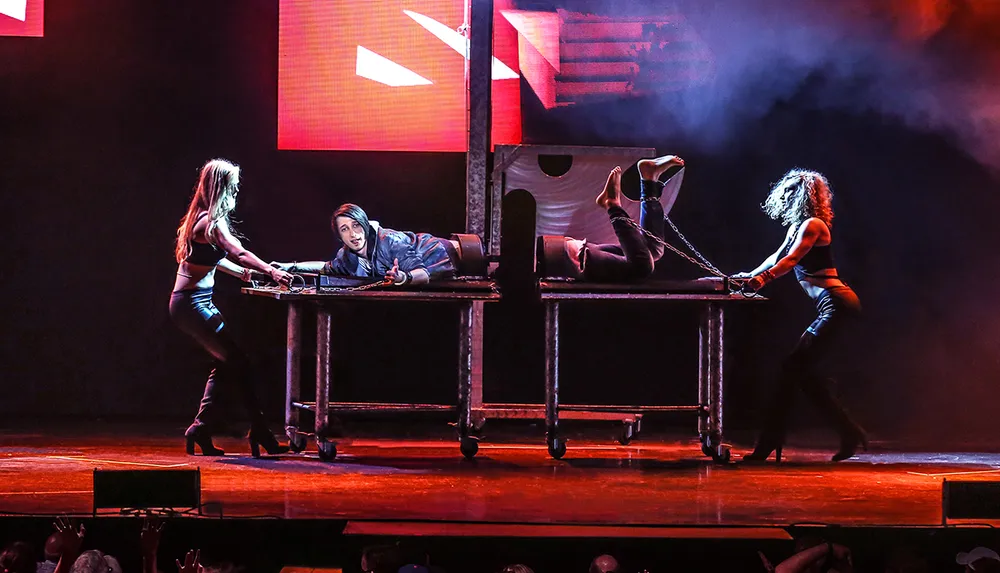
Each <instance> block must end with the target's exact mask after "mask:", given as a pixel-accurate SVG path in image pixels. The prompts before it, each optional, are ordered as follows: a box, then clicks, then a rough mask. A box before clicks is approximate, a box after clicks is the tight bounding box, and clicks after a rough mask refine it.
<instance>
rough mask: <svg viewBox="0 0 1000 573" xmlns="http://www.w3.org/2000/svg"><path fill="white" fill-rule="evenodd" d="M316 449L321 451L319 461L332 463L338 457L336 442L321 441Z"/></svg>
mask: <svg viewBox="0 0 1000 573" xmlns="http://www.w3.org/2000/svg"><path fill="white" fill-rule="evenodd" d="M316 447H317V448H318V449H319V459H321V460H323V461H324V462H332V461H333V460H334V458H336V457H337V444H336V443H334V442H328V441H326V440H320V441H318V442H317V443H316Z"/></svg>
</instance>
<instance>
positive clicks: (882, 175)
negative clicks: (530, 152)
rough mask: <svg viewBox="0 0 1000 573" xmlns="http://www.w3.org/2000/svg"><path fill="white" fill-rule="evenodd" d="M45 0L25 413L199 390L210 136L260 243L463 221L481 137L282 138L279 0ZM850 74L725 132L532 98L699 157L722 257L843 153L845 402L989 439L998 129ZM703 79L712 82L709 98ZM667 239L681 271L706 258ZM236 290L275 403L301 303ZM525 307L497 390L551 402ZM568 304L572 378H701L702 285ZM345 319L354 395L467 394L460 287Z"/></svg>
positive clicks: (10, 108) (740, 265)
mask: <svg viewBox="0 0 1000 573" xmlns="http://www.w3.org/2000/svg"><path fill="white" fill-rule="evenodd" d="M708 4H711V5H713V6H718V4H719V3H708ZM45 8H46V13H45V37H44V38H40V39H37V38H0V153H2V157H3V160H2V162H0V165H2V169H0V197H2V201H3V204H2V207H3V211H2V212H3V215H4V224H3V231H2V232H3V235H2V239H3V240H2V241H0V245H2V246H0V261H2V264H0V276H2V277H3V280H2V285H3V292H2V293H0V316H2V317H3V324H4V327H3V340H2V346H0V380H2V386H3V393H2V397H0V414H3V415H4V417H5V418H7V419H13V418H15V417H17V416H29V417H36V418H37V417H51V418H53V419H56V418H60V417H66V416H84V417H90V418H96V417H103V418H113V417H121V416H134V417H165V418H169V419H176V420H179V421H182V420H184V419H186V418H187V417H188V416H190V415H192V414H193V413H194V410H195V407H196V403H197V400H198V398H199V397H200V392H201V387H202V384H203V381H204V375H205V374H206V372H207V368H208V360H207V358H206V357H205V356H203V354H202V353H201V351H200V350H198V349H197V348H196V347H195V346H194V345H193V343H191V342H190V341H188V340H187V339H185V338H184V337H183V336H182V335H181V334H180V333H179V332H178V331H177V330H176V329H174V327H173V326H172V325H171V324H170V322H169V319H168V316H167V312H166V311H167V299H168V295H169V293H170V290H171V286H172V282H173V278H174V272H175V263H174V261H173V258H172V252H173V251H172V241H173V237H174V233H175V230H176V227H177V224H178V222H179V219H180V217H181V215H182V214H183V212H184V209H185V207H186V205H187V201H188V199H189V197H190V192H191V188H192V186H193V184H194V181H195V177H196V174H197V170H198V168H199V167H200V166H201V164H202V163H203V162H204V161H205V160H207V159H209V158H213V157H225V158H228V159H230V160H233V161H235V162H237V163H239V164H240V165H241V166H242V167H243V184H242V189H243V191H242V192H241V194H240V199H239V201H240V203H239V207H238V209H237V212H236V217H237V219H238V220H239V221H241V223H239V225H238V229H239V230H240V231H241V232H242V233H243V234H245V235H246V236H247V237H249V239H248V241H247V244H248V246H249V247H250V248H251V249H253V250H254V251H255V252H256V253H257V254H259V255H260V256H261V257H262V258H264V259H265V260H272V259H278V260H282V259H284V260H288V259H298V260H304V259H309V258H327V257H329V256H330V255H331V254H332V253H333V252H334V250H335V248H336V247H337V246H338V245H336V244H335V243H334V238H333V236H332V234H331V233H330V231H329V214H330V213H331V212H332V211H333V209H334V208H335V207H336V206H337V205H339V204H340V203H342V202H344V201H354V202H358V203H361V204H362V205H363V206H364V207H365V208H366V209H367V211H368V212H369V214H370V215H371V217H372V218H373V219H377V220H380V221H381V222H382V223H383V224H385V225H387V226H389V227H392V228H397V229H413V230H423V231H428V232H431V233H435V234H439V235H445V236H447V235H448V234H449V233H451V232H456V231H461V230H462V229H463V227H464V222H465V213H464V194H465V190H464V180H465V159H464V156H463V155H461V154H426V153H347V152H289V151H278V150H277V149H276V146H275V141H276V108H277V86H276V81H277V80H276V78H277V57H278V54H277V30H278V8H277V2H275V1H273V0H243V1H240V2H232V1H225V0H199V1H197V2H193V1H191V2H133V1H127V0H100V1H94V2H86V3H80V2H68V1H58V0H50V1H49V2H47V3H46V6H45ZM709 12H710V11H708V10H706V9H705V8H704V7H702V9H701V10H698V11H693V12H692V14H691V21H692V23H693V24H695V25H702V26H708V24H710V19H707V18H709V16H706V14H709ZM709 15H711V14H709ZM699 18H702V20H700V21H699ZM704 35H705V38H706V41H707V42H709V43H711V42H712V41H713V37H712V34H711V33H705V34H704ZM772 71H773V72H774V73H778V72H777V71H775V70H772ZM853 80H856V78H853ZM853 80H852V81H853ZM844 81H845V79H844V77H843V74H840V73H827V72H826V71H824V68H823V66H818V67H817V69H815V70H810V71H809V72H808V73H803V74H801V77H798V78H797V79H796V81H795V82H794V85H793V86H792V87H791V88H788V89H784V90H783V91H782V92H781V93H780V94H777V95H775V96H774V97H769V98H767V100H766V101H767V105H762V106H758V107H759V109H757V111H756V112H755V113H754V114H751V115H746V114H743V115H740V116H739V117H737V118H735V119H732V120H731V121H730V124H729V125H730V128H731V129H732V131H733V133H731V134H730V136H728V137H726V138H721V139H720V138H712V139H711V142H710V143H706V141H707V140H706V139H705V138H703V137H699V135H698V130H697V129H696V128H692V126H691V125H690V124H689V123H685V122H684V121H682V120H680V119H678V118H677V117H676V115H675V114H673V112H672V111H671V99H670V97H672V96H668V97H662V98H656V99H648V100H640V101H639V102H627V103H619V104H609V105H603V106H585V107H581V108H578V109H567V110H559V111H557V112H556V113H554V114H550V115H549V116H547V118H546V120H545V121H540V120H538V118H537V117H535V118H534V119H533V115H532V114H539V113H540V112H539V111H538V110H537V109H535V108H532V105H531V103H532V102H530V101H528V102H526V109H527V120H526V121H527V122H532V121H534V123H530V124H529V123H526V126H525V133H526V138H527V139H528V140H529V141H535V142H544V143H567V144H578V145H643V146H652V147H656V148H657V149H658V150H659V151H660V152H661V153H667V152H673V153H678V154H680V155H682V156H683V157H685V159H686V160H687V162H688V165H689V169H688V173H687V177H686V179H685V190H684V192H683V193H682V194H681V196H680V198H679V200H678V202H677V204H676V206H675V208H674V211H673V213H672V218H673V219H674V220H675V221H676V222H678V224H679V225H680V226H681V228H682V229H683V230H684V232H685V233H686V234H687V235H688V237H689V238H690V239H691V240H692V241H693V242H694V244H696V245H697V246H698V247H699V248H700V249H701V250H702V251H703V252H704V253H705V254H706V255H707V256H708V257H709V258H710V259H711V260H712V261H713V262H715V263H716V264H717V265H718V266H719V267H720V268H722V269H723V270H725V271H727V272H735V271H738V270H747V269H750V268H753V267H754V266H756V265H757V264H758V263H759V262H760V260H761V259H763V258H764V257H765V256H766V255H767V254H769V253H770V252H771V251H772V250H773V249H774V248H775V247H776V246H777V245H778V244H779V243H780V241H781V238H782V236H783V232H784V229H782V228H781V227H780V226H779V225H777V224H775V223H773V222H770V221H769V220H767V219H766V217H765V216H764V215H762V214H761V213H760V212H759V209H758V205H759V203H760V201H761V200H762V199H763V196H764V194H765V193H766V191H767V188H768V186H769V184H770V182H772V181H775V180H777V179H778V178H779V177H780V175H781V174H782V173H783V172H784V171H786V170H787V169H789V168H790V167H792V166H796V165H800V166H807V167H810V168H813V169H816V170H819V171H821V172H823V173H825V174H826V175H827V176H828V177H829V179H830V181H831V182H832V184H833V187H834V189H835V192H836V199H835V207H836V209H837V224H836V227H835V236H836V237H837V241H836V242H835V253H836V257H837V260H838V267H839V269H840V272H841V274H842V275H843V276H844V277H846V278H847V280H848V282H849V283H850V284H851V285H852V286H854V287H855V288H856V290H857V291H858V293H859V295H860V297H861V300H862V302H863V304H864V306H865V310H866V319H865V324H864V327H863V328H862V329H859V330H858V331H857V333H856V334H855V335H854V336H853V337H852V338H851V339H850V340H849V341H847V343H846V344H845V345H844V349H843V350H844V352H843V353H842V355H841V356H840V357H839V358H838V360H837V361H836V362H835V364H834V365H833V368H834V370H835V372H836V374H838V375H839V378H840V386H841V390H842V392H843V394H844V395H845V397H846V400H847V402H848V404H849V405H850V406H851V407H852V410H854V411H855V412H856V413H857V415H858V417H859V418H860V419H861V421H862V423H863V424H865V425H866V426H868V427H869V428H870V429H871V430H873V431H874V432H875V433H876V435H877V436H879V437H886V438H902V439H904V440H909V441H911V442H914V443H916V442H917V441H920V440H927V439H931V438H935V439H942V440H945V441H947V442H949V443H952V444H955V445H956V446H957V445H959V444H966V443H969V442H970V441H972V440H975V441H976V442H977V443H980V444H982V445H984V446H987V447H988V446H992V445H993V441H991V440H993V438H991V436H993V435H996V433H997V432H996V430H998V429H1000V419H998V418H997V417H996V416H994V415H993V413H994V412H995V411H996V404H997V401H996V398H995V396H996V392H995V385H996V375H997V372H998V369H1000V366H998V363H997V357H998V355H1000V353H998V350H1000V349H998V342H1000V330H998V329H1000V303H997V302H996V298H995V295H994V292H995V285H996V284H997V280H996V279H997V278H998V274H1000V273H998V272H997V269H998V268H1000V257H998V254H997V252H996V251H997V250H996V247H995V243H994V240H993V237H994V235H995V222H994V220H995V214H996V213H997V207H998V203H1000V201H998V195H997V192H998V191H1000V189H998V187H1000V186H998V183H997V179H996V178H995V177H994V176H993V175H992V172H991V170H990V168H989V167H985V166H983V163H989V162H988V161H983V154H982V153H977V151H981V150H973V151H970V150H969V148H968V146H966V145H964V144H963V140H962V139H961V138H956V137H955V136H954V133H949V132H947V130H928V129H924V128H920V127H918V126H915V125H914V124H913V122H912V121H908V119H907V118H906V117H901V116H899V115H898V114H891V113H884V110H880V109H877V108H876V107H874V106H853V105H817V102H818V101H825V100H824V98H822V97H817V94H826V93H831V92H841V91H850V90H851V89H854V88H852V87H851V86H847V87H845V86H844V85H843V82H844ZM854 87H857V86H854ZM698 89H701V90H706V93H707V92H708V91H709V90H710V89H711V88H710V87H702V88H696V89H695V90H694V92H693V93H694V95H695V97H698V94H697V90H698ZM688 95H691V94H688ZM529 97H530V96H529ZM644 105H645V107H644ZM535 107H536V108H537V106H535ZM535 120H538V121H535ZM649 125H655V129H648V128H647V127H643V126H649ZM974 157H975V158H978V161H977V160H976V159H974ZM664 261H665V262H664V263H663V264H662V265H661V266H660V267H659V269H660V270H659V272H661V273H666V274H667V275H671V274H676V275H685V276H689V275H690V276H694V275H697V274H698V272H697V269H694V268H693V267H690V266H688V264H687V263H684V262H683V261H680V260H679V259H676V258H670V255H667V257H665V259H664ZM239 286H240V285H239V284H237V283H236V282H235V281H234V280H232V279H231V278H229V277H225V276H223V277H220V278H219V279H218V285H217V288H216V293H217V294H216V302H217V304H218V306H219V307H220V308H221V309H222V311H223V312H224V313H225V315H226V317H227V319H228V321H229V322H230V325H231V327H232V329H233V330H234V331H235V332H236V333H237V335H238V336H239V338H240V340H241V341H242V342H243V343H244V344H245V346H246V347H247V349H248V350H249V351H250V352H251V353H253V354H254V356H256V357H257V359H258V361H259V373H260V388H261V392H262V393H263V398H264V400H265V403H266V404H267V408H268V413H269V414H270V415H271V417H272V418H274V419H276V420H277V419H279V418H280V412H281V408H282V396H283V390H284V388H283V377H282V376H283V358H284V348H283V342H284V333H285V331H284V308H283V307H282V306H281V305H279V304H276V303H273V302H271V301H266V300H255V299H254V300H251V299H249V298H247V297H242V296H241V295H239V294H238V288H239ZM767 294H768V296H770V297H772V299H773V300H772V302H769V303H766V304H761V305H756V306H754V307H753V308H749V307H741V308H738V309H735V310H733V311H732V312H730V313H728V314H727V319H726V320H727V332H728V337H727V341H726V344H727V351H728V352H729V356H728V363H727V367H728V370H727V392H728V394H727V423H729V424H730V427H733V426H735V427H737V428H740V427H742V428H749V427H752V426H753V425H754V423H755V420H756V415H757V413H758V411H759V410H760V408H761V406H762V404H763V401H764V399H765V397H766V395H767V390H768V388H770V386H771V384H772V382H773V375H774V373H775V371H776V369H777V367H778V364H779V362H780V359H781V357H782V356H783V354H784V353H786V352H787V351H788V349H789V348H790V347H791V345H792V344H793V343H794V341H795V339H796V337H797V336H798V333H799V332H801V330H802V328H803V327H804V326H805V325H806V324H808V322H809V321H810V320H811V308H810V303H809V301H808V299H806V297H805V296H804V295H803V294H802V293H801V292H800V291H799V290H798V287H797V286H796V284H795V283H794V281H793V280H792V279H790V278H787V279H784V280H782V281H779V282H778V283H776V284H774V285H773V286H771V287H769V289H768V292H767ZM508 307H509V305H505V306H501V305H495V306H494V307H493V308H491V309H490V310H489V311H488V314H487V322H486V324H487V351H486V352H487V360H486V364H485V369H486V385H487V399H488V400H499V401H518V400H534V401H541V399H542V350H541V344H542V338H541V315H540V314H539V313H538V309H534V308H526V309H525V308H520V309H518V308H508ZM564 316H565V318H564V320H565V323H564V328H563V332H564V333H565V335H564V338H563V342H562V344H563V346H562V348H563V350H564V355H569V356H570V359H569V360H567V362H566V366H565V367H564V384H563V387H564V398H563V399H564V400H565V401H588V402H591V401H592V402H607V403H615V402H629V403H650V404H654V403H672V402H673V401H676V400H691V399H693V398H694V394H695V384H694V378H693V375H694V372H695V366H696V364H695V357H696V355H695V353H694V349H695V347H696V343H697V339H696V336H695V330H694V326H695V324H696V322H695V320H696V317H695V314H694V312H693V311H692V309H685V308H683V307H682V308H677V309H671V308H669V307H667V308H661V307H648V306H645V305H638V306H637V305H621V306H618V305H594V306H591V307H583V308H577V307H572V306H568V307H567V309H566V311H565V313H564ZM336 320H337V321H336V323H335V326H334V328H335V337H336V340H337V342H338V350H337V353H338V355H337V359H336V364H335V367H336V369H337V370H336V374H335V375H336V382H335V384H336V385H337V386H338V388H340V389H341V390H342V391H343V394H341V396H344V397H345V398H356V399H375V400H387V401H388V400H393V401H395V400H400V401H405V400H419V401H425V402H430V401H441V402H451V401H453V400H454V386H455V382H454V379H455V363H456V356H455V355H456V352H457V346H456V340H455V336H456V330H457V329H456V326H455V321H454V319H453V318H452V314H451V313H450V312H449V311H448V309H447V308H446V307H435V306H423V305H402V306H400V305H384V306H376V305H363V306H356V307H352V308H349V309H345V310H344V312H342V313H340V314H338V315H337V319H336ZM388 331H393V332H404V333H406V335H405V336H404V337H403V340H404V343H403V344H402V345H401V346H399V347H395V348H386V347H385V346H384V345H383V344H382V342H381V340H382V338H381V337H382V336H383V334H384V333H385V332H388ZM305 371H306V372H309V371H310V370H309V367H308V366H306V369H305ZM802 418H803V419H802V422H803V423H805V424H811V423H813V424H814V423H816V421H815V416H812V415H811V414H806V415H803V416H802ZM684 423H685V424H687V422H684Z"/></svg>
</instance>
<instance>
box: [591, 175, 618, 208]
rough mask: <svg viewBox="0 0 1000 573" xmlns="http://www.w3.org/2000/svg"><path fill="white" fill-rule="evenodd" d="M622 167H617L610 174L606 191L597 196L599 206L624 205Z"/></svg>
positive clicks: (605, 187)
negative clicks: (622, 198) (622, 197)
mask: <svg viewBox="0 0 1000 573" xmlns="http://www.w3.org/2000/svg"><path fill="white" fill-rule="evenodd" d="M621 196H622V168H621V167H615V168H614V169H612V170H611V173H609V174H608V183H607V184H606V185H605V186H604V191H601V194H600V195H598V196H597V206H598V207H600V208H601V209H609V208H611V207H621V206H622V200H621Z"/></svg>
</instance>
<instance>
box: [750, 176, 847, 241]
mask: <svg viewBox="0 0 1000 573" xmlns="http://www.w3.org/2000/svg"><path fill="white" fill-rule="evenodd" d="M760 208H761V209H762V210H763V211H764V213H766V214H767V216H768V217H771V218H772V219H774V220H775V221H781V224H782V225H783V226H788V225H797V224H799V223H801V222H802V221H805V220H806V219H810V218H812V217H816V218H817V219H820V220H821V221H823V222H824V223H826V226H827V227H830V228H833V190H832V189H830V182H829V181H827V180H826V177H824V176H823V174H822V173H819V172H816V171H809V170H807V169H798V168H796V169H792V170H791V171H789V172H788V173H785V175H784V177H782V178H781V180H780V181H778V182H777V183H775V184H774V186H773V187H771V192H770V193H768V194H767V199H765V200H764V202H763V203H761V205H760Z"/></svg>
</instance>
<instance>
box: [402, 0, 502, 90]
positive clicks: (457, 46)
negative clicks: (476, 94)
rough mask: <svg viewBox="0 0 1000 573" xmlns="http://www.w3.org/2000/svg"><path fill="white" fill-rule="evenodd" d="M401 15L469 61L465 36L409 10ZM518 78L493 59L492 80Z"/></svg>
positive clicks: (467, 40) (467, 42)
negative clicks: (412, 20) (413, 21)
mask: <svg viewBox="0 0 1000 573" xmlns="http://www.w3.org/2000/svg"><path fill="white" fill-rule="evenodd" d="M403 13H404V14H406V15H407V16H409V17H410V18H413V19H414V20H415V21H416V22H417V24H420V25H421V26H423V28H424V29H425V30H427V31H428V32H430V33H431V34H434V35H435V36H437V39H438V40H441V41H442V42H444V43H445V44H447V45H448V47H450V48H451V49H452V50H455V51H456V52H458V53H459V54H462V57H463V58H465V59H467V60H468V59H469V39H468V38H466V37H465V36H463V35H461V34H459V33H458V32H456V31H455V30H452V29H451V28H449V27H448V26H445V25H444V24H442V23H441V22H438V21H437V20H435V19H434V18H431V17H430V16H424V15H423V14H420V13H417V12H413V11H411V10H403ZM519 77H520V76H518V75H517V72H515V71H514V70H512V69H510V68H509V67H507V65H506V64H504V63H503V62H501V61H500V60H498V59H496V56H494V57H493V79H495V80H515V79H517V78H519Z"/></svg>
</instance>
